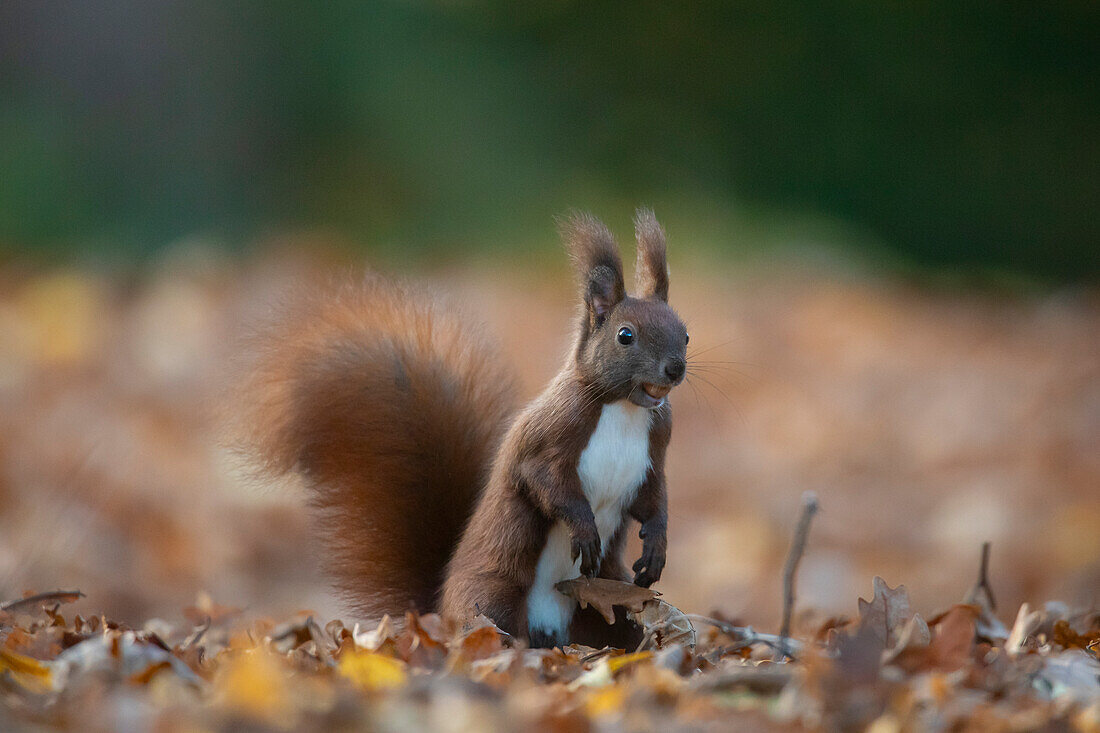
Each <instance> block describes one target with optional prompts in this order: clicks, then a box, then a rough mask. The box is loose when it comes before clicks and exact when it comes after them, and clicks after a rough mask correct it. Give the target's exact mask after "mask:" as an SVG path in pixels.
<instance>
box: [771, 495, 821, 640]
mask: <svg viewBox="0 0 1100 733" xmlns="http://www.w3.org/2000/svg"><path fill="white" fill-rule="evenodd" d="M816 513H817V494H815V493H814V492H812V491H807V492H806V493H804V494H803V495H802V516H801V517H799V518H798V528H797V529H796V530H795V533H794V542H793V543H791V551H790V553H789V554H788V555H787V564H786V565H785V566H784V568H783V623H782V625H781V626H780V627H779V638H780V642H779V649H778V650H776V655H775V661H777V662H778V661H780V660H781V659H783V658H787V659H792V658H793V657H791V654H790V637H791V613H792V611H793V610H794V576H795V573H797V572H798V563H799V562H800V561H801V560H802V554H803V553H804V552H805V551H806V537H807V536H808V535H809V534H810V522H811V521H812V520H813V518H814V514H816Z"/></svg>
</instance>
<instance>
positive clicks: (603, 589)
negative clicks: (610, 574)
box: [554, 577, 661, 624]
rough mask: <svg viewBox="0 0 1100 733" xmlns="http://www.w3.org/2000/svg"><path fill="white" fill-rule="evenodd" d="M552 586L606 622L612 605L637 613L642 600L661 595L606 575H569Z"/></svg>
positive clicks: (610, 620)
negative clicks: (592, 609) (611, 578)
mask: <svg viewBox="0 0 1100 733" xmlns="http://www.w3.org/2000/svg"><path fill="white" fill-rule="evenodd" d="M554 588H556V589H557V591H558V592H559V593H561V594H562V595H565V596H568V597H570V598H572V599H574V600H575V601H577V603H579V604H580V605H581V608H586V607H588V606H592V608H594V609H596V611H598V612H599V613H600V615H601V616H603V617H604V619H605V620H606V621H607V623H609V624H614V623H615V610H614V606H620V607H622V608H624V609H626V610H627V611H628V612H630V613H638V612H640V611H641V610H642V608H643V607H644V606H645V603H646V601H652V600H653V599H655V598H656V597H657V596H659V595H661V594H660V593H658V592H657V591H655V590H650V589H649V588H642V587H640V586H637V585H634V584H633V583H623V582H622V581H619V580H608V579H607V578H585V577H580V578H573V579H571V580H563V581H561V582H560V583H558V584H557V585H555V586H554Z"/></svg>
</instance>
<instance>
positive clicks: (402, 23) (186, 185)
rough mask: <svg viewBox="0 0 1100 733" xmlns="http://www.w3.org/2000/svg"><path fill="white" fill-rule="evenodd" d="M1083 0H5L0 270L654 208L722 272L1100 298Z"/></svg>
mask: <svg viewBox="0 0 1100 733" xmlns="http://www.w3.org/2000/svg"><path fill="white" fill-rule="evenodd" d="M1098 8H1100V5H1098V4H1097V3H1095V2H1093V1H1086V2H1067V3H1056V4H1051V3H1027V4H1024V3H1020V4H1012V3H988V4H974V3H959V2H953V1H947V0H943V1H936V2H923V3H905V4H896V3H875V2H866V1H862V2H861V1H855V0H853V1H844V0H828V1H826V2H817V3H803V2H783V1H778V2H777V1H775V0H771V1H769V2H739V3H729V2H717V1H713V0H704V1H702V2H692V3H669V2H663V3H659V2H609V3H590V2H565V1H555V0H551V1H544V2H537V3H504V2H478V1H476V0H469V1H466V2H463V1H461V0H458V1H455V2H412V1H410V2H369V3H327V2H326V3H300V2H287V1H276V0H272V1H269V2H254V3H214V2H185V1H183V0H178V1H177V0H115V1H112V2H102V3H94V4H93V3H65V2H47V1H46V0H8V1H7V2H4V3H3V4H0V252H4V253H6V254H7V256H9V257H11V256H16V257H24V256H29V257H30V258H31V259H41V258H45V259H52V258H56V257H62V258H68V257H74V256H76V257H80V258H88V257H92V258H102V259H107V260H112V259H113V260H132V259H134V258H139V259H140V258H142V257H146V256H148V255H150V254H153V253H155V252H156V251H157V250H158V249H161V248H164V247H166V246H169V245H171V244H172V243H173V242H175V241H177V240H179V239H180V238H184V237H192V236H203V237H212V238H214V239H216V240H218V241H221V242H225V243H227V244H228V245H229V246H237V247H240V246H243V245H246V244H247V243H249V242H251V241H255V239H256V238H257V237H262V236H264V235H265V234H270V233H275V232H283V231H290V230H302V229H314V228H318V227H320V228H324V229H325V230H328V231H331V232H335V233H338V234H340V235H342V236H346V237H347V239H348V240H349V241H351V242H354V243H356V245H358V246H371V247H376V248H379V249H380V250H381V251H389V252H391V253H400V255H401V256H405V255H410V256H418V255H429V256H436V255H441V256H448V255H449V254H453V253H454V252H455V251H456V250H458V249H459V248H469V247H483V248H497V247H507V246H510V245H511V243H513V242H515V241H522V242H524V243H525V244H527V243H530V242H532V241H534V242H536V243H542V242H544V243H545V244H546V245H547V246H549V245H550V243H551V242H552V241H553V238H552V233H551V232H552V229H551V226H550V224H549V218H550V216H552V215H553V214H556V213H559V212H561V211H562V210H564V209H566V208H568V207H571V206H578V207H583V208H590V209H593V210H595V211H597V212H598V213H601V214H607V213H612V212H615V213H616V214H617V215H618V214H621V217H620V218H621V221H620V220H618V219H615V218H611V222H612V223H613V224H615V225H617V226H620V227H621V226H622V225H625V223H626V220H627V216H628V215H629V211H630V210H631V209H632V208H633V206H634V205H635V204H637V203H648V204H650V205H653V206H655V207H657V208H658V210H659V212H660V213H661V215H662V219H663V220H664V221H665V223H666V226H668V227H669V228H670V229H672V228H674V227H675V229H676V231H677V233H678V238H679V239H681V241H682V240H683V239H685V238H688V237H689V236H696V237H698V238H699V239H705V240H706V241H707V243H708V244H709V245H710V246H713V247H715V248H719V249H722V250H725V251H728V252H730V253H731V254H738V253H744V252H745V251H759V250H761V249H768V248H769V247H772V246H778V245H779V244H784V245H789V244H791V243H792V242H795V243H809V244H817V243H821V244H825V245H830V244H839V245H841V246H842V247H845V248H849V250H852V251H863V252H872V253H873V255H874V257H876V258H879V259H880V260H884V261H887V262H892V263H896V264H897V265H898V266H901V267H910V266H916V267H918V268H921V269H925V270H931V271H933V272H935V271H939V272H945V271H950V272H960V271H961V272H996V273H1009V274H1010V275H1012V276H1014V277H1015V276H1024V277H1026V278H1034V279H1039V280H1048V281H1055V282H1058V281H1074V280H1081V279H1094V278H1095V276H1096V275H1097V273H1098V271H1100V254H1098V248H1100V224H1098V217H1097V205H1098V203H1100V97H1098V94H1097V86H1096V83H1097V81H1096V80H1097V75H1096V70H1097V63H1096V62H1097V57H1098V52H1097V48H1098V44H1097V38H1098V30H1100V11H1098Z"/></svg>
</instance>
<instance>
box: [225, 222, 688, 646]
mask: <svg viewBox="0 0 1100 733" xmlns="http://www.w3.org/2000/svg"><path fill="white" fill-rule="evenodd" d="M561 231H562V236H563V239H564V241H565V244H566V246H567V248H568V250H569V253H570V255H571V258H572V261H573V264H574V267H575V269H576V272H577V276H578V279H579V283H580V291H581V292H580V296H581V306H582V307H581V312H580V315H579V318H578V320H577V324H576V336H575V339H574V342H573V345H572V348H571V349H570V351H569V353H568V355H567V358H566V359H565V364H564V365H563V367H562V369H561V371H560V372H559V373H558V375H557V376H556V377H555V378H554V379H553V381H551V382H550V384H549V385H548V386H547V387H546V389H545V390H544V391H543V392H542V394H540V395H539V396H538V397H537V398H535V399H534V400H533V401H532V402H531V403H530V404H528V405H527V406H526V407H525V408H523V409H522V410H521V411H519V412H518V413H517V412H516V411H515V409H514V405H515V399H514V393H515V390H514V387H513V379H512V377H511V375H510V374H509V373H508V371H507V370H506V369H505V368H504V367H503V366H502V365H501V361H502V360H501V359H500V355H499V353H498V350H497V349H496V348H495V347H494V346H493V345H492V343H491V342H490V341H488V340H487V339H485V338H484V337H483V336H482V335H481V334H480V331H479V330H478V329H476V328H472V327H471V326H470V324H469V323H468V322H467V321H466V320H465V319H463V318H462V317H460V316H458V315H456V314H455V313H454V312H453V311H451V310H449V309H446V308H444V307H442V306H440V305H438V304H437V302H436V301H435V299H433V298H432V297H431V296H430V295H429V294H426V293H424V292H421V291H418V290H416V289H412V288H409V287H406V286H401V285H397V284H395V283H393V282H390V281H388V280H386V279H383V278H381V277H376V276H371V277H368V278H367V280H366V282H365V283H363V284H361V285H358V286H355V287H347V288H344V289H340V290H336V291H333V292H327V293H323V294H315V295H314V296H313V297H311V298H310V299H309V301H308V302H307V303H305V304H304V307H302V308H301V309H299V310H298V311H297V312H296V313H294V314H290V315H284V317H283V319H282V320H281V321H279V322H278V323H277V324H276V325H275V326H273V328H272V330H271V331H270V332H269V333H268V334H267V335H266V336H263V337H262V338H261V346H262V349H261V352H260V353H261V356H260V358H259V360H258V363H257V364H256V365H255V367H254V368H253V369H252V370H251V372H250V377H249V379H248V383H247V384H246V385H245V389H244V391H243V396H244V401H245V402H246V403H247V405H248V409H247V410H246V412H245V420H246V422H247V425H246V429H247V431H248V435H247V440H248V442H249V444H250V446H251V448H252V451H253V454H254V455H256V456H258V457H259V459H260V462H261V463H262V465H263V467H264V468H265V469H266V470H267V471H268V472H269V473H270V474H274V475H279V474H286V473H299V474H301V475H302V476H303V477H304V478H305V481H306V483H307V485H308V486H309V488H310V495H311V497H312V503H313V505H314V507H315V508H316V509H317V510H318V516H319V517H320V521H321V528H322V534H323V536H324V538H325V539H326V540H327V543H328V547H329V551H330V557H331V570H332V571H333V574H334V576H335V578H336V582H337V586H338V588H339V589H340V590H341V591H342V592H343V593H344V594H345V595H346V596H347V597H348V598H349V599H351V601H352V602H353V604H354V607H355V610H357V611H358V612H360V613H363V614H364V615H366V616H368V617H380V616H381V615H382V614H384V613H390V614H401V613H403V612H405V611H407V610H410V609H416V610H418V611H420V612H427V611H437V612H439V613H440V614H442V615H443V616H444V617H446V618H449V619H453V620H454V621H456V622H463V621H466V620H469V619H470V618H472V617H473V616H475V615H477V614H484V615H486V616H488V617H489V618H490V619H492V620H493V621H494V622H495V623H496V624H497V625H498V626H499V627H500V628H501V629H502V630H504V631H506V632H508V633H510V634H512V635H515V636H518V637H522V638H526V639H527V640H528V642H529V643H530V644H531V645H532V646H542V647H550V646H556V645H564V644H566V643H569V642H570V641H576V640H578V639H579V638H581V637H584V638H586V639H587V638H591V633H598V632H591V631H585V630H584V628H583V623H585V622H587V623H603V622H602V621H600V620H598V618H596V615H595V614H592V613H589V614H587V615H586V614H578V613H577V608H576V607H577V604H576V602H575V601H573V600H571V599H569V598H567V597H566V596H564V595H562V594H561V593H559V592H558V591H557V590H555V588H554V586H555V584H556V583H558V582H559V581H561V580H565V579H569V578H575V577H578V576H579V575H584V576H588V577H592V576H597V575H598V576H599V577H603V578H613V579H616V580H624V581H630V580H633V582H634V583H636V584H638V585H640V586H644V587H648V586H650V585H651V584H653V583H654V582H656V581H657V580H659V579H660V577H661V572H662V570H663V569H664V565H665V550H666V528H667V522H668V510H667V496H666V489H665V451H666V448H667V446H668V442H669V438H670V436H671V432H672V418H671V411H670V407H669V403H668V394H669V392H670V390H671V389H672V388H673V387H675V386H677V385H678V384H680V383H681V382H682V381H683V379H684V375H685V372H686V369H687V359H686V347H687V342H688V335H687V331H686V329H685V327H684V324H683V322H682V321H681V320H680V318H679V317H678V316H677V315H676V313H675V312H674V311H673V309H672V308H671V307H670V306H669V305H668V267H667V264H666V259H665V234H664V231H663V229H662V228H661V226H660V224H658V222H657V220H656V218H655V217H654V216H653V214H652V212H650V211H648V210H639V211H638V212H637V215H636V217H635V231H636V235H637V264H636V268H635V270H636V272H635V276H636V291H637V292H636V294H635V295H634V296H629V295H627V294H626V291H625V286H624V283H623V268H622V261H621V259H620V256H619V251H618V246H617V245H616V244H615V241H614V239H613V237H612V235H611V233H610V232H609V231H608V229H607V228H606V227H605V226H604V225H603V224H602V223H600V222H599V221H598V220H596V219H595V218H593V217H592V216H589V215H586V214H576V215H573V216H571V217H570V218H568V219H567V220H565V221H564V222H563V223H562V226H561ZM629 518H633V519H635V520H637V521H638V522H639V523H640V525H641V526H640V531H639V534H640V536H641V538H642V553H641V558H639V559H638V560H637V562H635V563H634V564H633V570H634V574H633V576H631V575H629V574H628V573H627V571H626V568H625V567H624V566H623V563H622V554H623V547H624V543H625V540H626V532H627V527H626V525H627V519H629ZM589 610H590V609H589ZM575 616H576V617H577V618H575ZM616 626H617V627H618V626H620V624H618V623H617V624H616ZM604 631H606V630H604ZM612 636H614V634H612ZM603 638H604V639H606V638H610V637H609V636H608V635H607V634H605V635H604V637H603ZM620 638H621V636H620Z"/></svg>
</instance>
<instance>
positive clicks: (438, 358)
mask: <svg viewBox="0 0 1100 733" xmlns="http://www.w3.org/2000/svg"><path fill="white" fill-rule="evenodd" d="M256 346H257V349H256V351H255V352H254V353H255V354H256V356H257V358H256V360H255V362H254V363H253V364H251V365H250V366H249V367H248V372H249V373H248V376H247V378H246V379H245V387H244V389H243V391H242V392H241V393H240V395H239V396H240V397H241V401H242V402H243V403H244V407H243V409H242V410H240V411H239V412H240V415H241V417H242V420H241V421H240V424H241V425H242V429H243V435H244V447H245V448H246V450H247V451H248V452H249V453H250V454H251V455H252V457H253V458H258V459H259V462H260V464H261V467H262V469H263V470H264V472H266V473H267V474H268V475H271V476H279V475H285V474H288V473H294V472H297V473H299V474H301V475H302V476H303V477H304V478H305V480H306V482H307V484H308V486H309V488H310V490H311V496H312V503H313V505H314V506H315V507H316V509H317V510H318V515H319V518H320V523H319V524H320V527H321V531H322V533H323V535H324V536H323V539H324V541H325V542H326V543H327V545H328V550H329V558H330V570H331V572H332V574H333V576H334V578H335V580H336V583H337V586H338V588H339V589H340V590H341V591H342V592H343V594H344V595H345V596H346V597H347V599H348V600H349V601H350V602H351V604H352V605H353V607H354V610H356V611H358V612H360V613H362V614H364V615H366V616H367V617H371V618H374V617H378V616H381V615H382V614H383V613H390V614H402V613H404V612H405V611H407V610H409V609H412V608H415V609H417V610H420V611H422V612H423V611H428V610H432V609H433V608H434V607H435V603H436V598H437V595H438V591H439V589H440V588H441V586H442V583H443V573H444V570H445V568H446V564H447V561H448V559H449V558H450V556H451V553H452V551H453V550H454V548H455V546H456V544H457V543H458V540H459V538H460V536H461V532H462V530H463V528H464V526H465V524H466V520H467V519H468V517H469V515H470V513H471V511H472V509H473V505H474V502H475V501H476V499H477V496H478V494H479V492H480V491H481V489H482V487H483V486H484V484H485V481H486V479H487V478H488V472H489V469H490V463H491V462H492V459H493V455H494V452H495V449H496V447H497V445H498V442H499V440H500V438H501V437H502V434H503V431H504V429H505V427H506V422H507V419H508V417H509V416H510V415H511V414H512V412H513V395H514V388H513V384H514V382H513V379H512V375H511V374H510V373H509V372H508V370H506V369H505V368H504V367H503V366H502V365H501V356H500V352H499V349H497V348H495V347H494V346H493V344H492V343H491V342H489V341H488V340H487V339H485V338H484V337H483V336H482V335H481V333H480V329H479V328H477V327H472V326H471V325H470V324H469V323H467V322H466V321H465V320H464V319H462V318H461V317H460V316H458V315H456V314H455V313H454V312H453V311H452V310H449V309H445V308H444V307H443V306H442V305H440V304H439V303H437V302H436V300H435V299H434V298H433V297H432V296H430V295H429V294H426V293H422V292H419V291H417V290H416V289H413V288H409V287H405V286H401V285H397V284H395V283H392V282H389V281H387V280H384V279H382V278H380V277H374V276H370V277H368V278H367V279H366V281H365V282H363V283H360V284H356V285H344V286H342V287H337V288H333V289H328V291H327V292H324V293H320V294H309V295H306V296H304V297H302V298H299V300H298V302H296V303H294V304H292V306H291V308H290V309H289V311H288V312H287V313H284V314H283V315H282V316H281V317H280V318H279V319H278V321H277V322H276V323H275V324H273V325H272V326H271V327H270V328H268V329H267V330H266V331H264V332H263V333H261V334H260V335H259V336H258V337H257V343H256ZM235 401H236V400H235ZM238 404H239V403H238Z"/></svg>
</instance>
